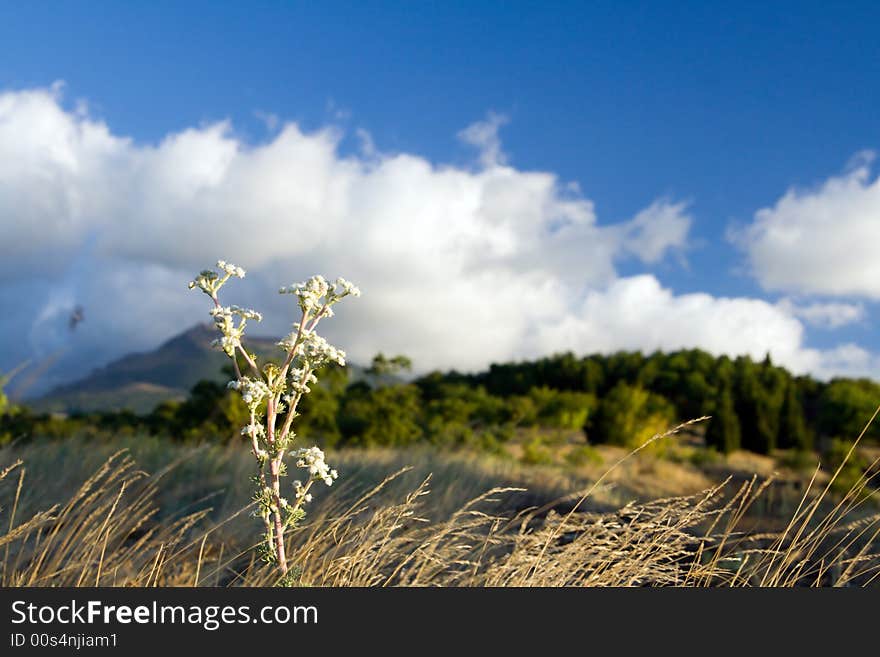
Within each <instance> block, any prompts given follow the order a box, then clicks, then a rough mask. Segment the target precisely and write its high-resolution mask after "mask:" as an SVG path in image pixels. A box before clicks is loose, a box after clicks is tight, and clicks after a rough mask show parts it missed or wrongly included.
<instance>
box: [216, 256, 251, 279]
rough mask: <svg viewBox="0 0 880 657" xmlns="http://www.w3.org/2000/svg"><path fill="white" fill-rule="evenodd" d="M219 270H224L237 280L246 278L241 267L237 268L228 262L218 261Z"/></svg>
mask: <svg viewBox="0 0 880 657" xmlns="http://www.w3.org/2000/svg"><path fill="white" fill-rule="evenodd" d="M217 268H218V269H222V270H223V271H224V272H226V273H227V274H228V275H230V276H235V277H236V278H244V275H245V271H244V269H242V268H241V267H236V266H235V265H233V264H232V263H231V262H226V261H225V260H218V261H217Z"/></svg>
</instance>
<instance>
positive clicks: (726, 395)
mask: <svg viewBox="0 0 880 657" xmlns="http://www.w3.org/2000/svg"><path fill="white" fill-rule="evenodd" d="M740 443H741V436H740V426H739V418H737V416H736V408H735V407H734V403H733V392H732V390H731V386H730V384H729V383H725V384H724V385H723V387H722V388H721V392H720V393H719V394H718V399H717V400H716V402H715V410H714V412H713V413H712V418H711V419H710V420H709V425H708V426H707V427H706V445H707V446H709V447H714V448H715V449H717V450H718V451H719V452H723V453H724V454H730V453H731V452H733V451H735V450H737V449H739V448H740Z"/></svg>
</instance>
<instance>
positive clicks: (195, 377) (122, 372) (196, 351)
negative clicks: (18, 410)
mask: <svg viewBox="0 0 880 657" xmlns="http://www.w3.org/2000/svg"><path fill="white" fill-rule="evenodd" d="M216 335H217V334H216V331H215V329H214V327H213V326H212V325H210V324H199V325H196V326H194V327H192V328H190V329H189V330H187V331H185V332H183V333H181V334H180V335H177V336H175V337H173V338H171V339H170V340H168V341H167V342H165V343H164V344H162V345H160V346H159V347H158V348H157V349H155V350H154V351H148V352H144V353H136V354H129V355H127V356H123V357H122V358H120V359H119V360H115V361H113V362H111V363H108V364H107V365H106V366H104V367H101V368H98V369H96V370H93V371H92V372H91V373H90V374H89V375H88V376H86V377H84V378H82V379H80V380H78V381H74V382H73V383H69V384H65V385H63V386H59V387H57V388H54V389H53V390H51V391H50V392H48V393H47V394H46V395H44V396H43V397H41V398H39V399H36V400H33V401H31V402H29V403H28V405H29V406H31V407H32V408H34V409H35V410H40V411H60V412H71V411H77V410H79V411H95V410H120V409H123V408H128V409H130V410H132V411H134V412H136V413H146V412H149V411H150V410H152V409H153V408H154V407H155V406H156V404H158V403H160V402H162V401H165V400H167V399H183V398H184V397H186V395H187V394H188V392H189V389H190V388H192V386H193V385H195V384H196V383H197V382H198V381H201V380H202V379H210V380H214V381H223V380H225V379H226V377H225V376H224V374H223V373H222V371H221V368H222V367H223V366H224V365H226V364H228V363H229V359H228V358H227V357H226V356H225V355H224V354H223V353H222V352H220V351H217V350H216V349H212V348H211V341H212V340H213V339H214V338H215V337H216ZM275 342H276V340H275V339H272V338H249V339H248V340H247V343H246V344H247V347H248V349H250V350H252V351H255V352H256V353H257V354H258V355H266V354H276V353H277V352H278V348H277V347H276V346H275Z"/></svg>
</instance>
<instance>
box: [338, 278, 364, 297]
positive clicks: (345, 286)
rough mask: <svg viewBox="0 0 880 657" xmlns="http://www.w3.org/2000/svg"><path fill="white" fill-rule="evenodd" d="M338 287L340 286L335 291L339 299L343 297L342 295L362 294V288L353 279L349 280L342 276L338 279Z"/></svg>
mask: <svg viewBox="0 0 880 657" xmlns="http://www.w3.org/2000/svg"><path fill="white" fill-rule="evenodd" d="M336 287H338V288H339V290H337V291H336V292H335V296H336V298H337V299H341V298H342V297H347V296H349V295H351V296H353V297H359V296H361V289H360V288H359V287H358V286H357V285H355V284H354V283H352V282H351V281H347V280H345V279H344V278H342V276H340V277H339V278H337V279H336Z"/></svg>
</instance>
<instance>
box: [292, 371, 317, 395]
mask: <svg viewBox="0 0 880 657" xmlns="http://www.w3.org/2000/svg"><path fill="white" fill-rule="evenodd" d="M303 377H305V378H303ZM317 382H318V377H316V376H315V375H314V374H313V373H312V371H311V370H307V369H305V368H300V367H293V368H291V369H290V389H291V390H293V391H294V392H298V393H300V394H303V395H307V394H308V393H310V392H311V391H312V389H311V388H309V384H310V383H317Z"/></svg>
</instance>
